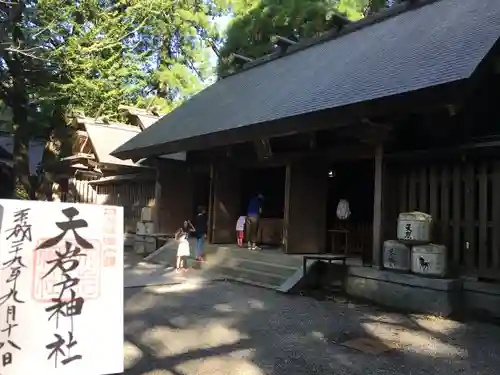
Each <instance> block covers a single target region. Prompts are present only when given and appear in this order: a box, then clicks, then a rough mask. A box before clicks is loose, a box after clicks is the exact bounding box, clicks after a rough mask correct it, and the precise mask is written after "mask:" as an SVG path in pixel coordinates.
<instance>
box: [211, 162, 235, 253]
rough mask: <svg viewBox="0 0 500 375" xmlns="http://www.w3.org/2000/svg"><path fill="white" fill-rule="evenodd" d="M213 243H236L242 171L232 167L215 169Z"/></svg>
mask: <svg viewBox="0 0 500 375" xmlns="http://www.w3.org/2000/svg"><path fill="white" fill-rule="evenodd" d="M212 179H213V180H212V184H213V186H212V192H213V204H212V207H211V208H212V210H211V211H212V212H211V215H213V216H212V218H211V220H210V222H211V224H212V233H211V242H212V243H218V244H227V243H235V242H236V221H237V220H238V217H239V216H240V205H241V202H240V201H241V197H240V194H241V191H240V186H239V184H240V170H239V169H237V168H234V167H233V168H232V167H230V166H224V165H217V166H214V167H213V175H212Z"/></svg>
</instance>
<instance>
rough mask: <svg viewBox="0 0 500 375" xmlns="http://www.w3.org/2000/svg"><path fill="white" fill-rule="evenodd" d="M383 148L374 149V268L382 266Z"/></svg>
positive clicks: (380, 146) (379, 146)
mask: <svg viewBox="0 0 500 375" xmlns="http://www.w3.org/2000/svg"><path fill="white" fill-rule="evenodd" d="M383 183H384V147H383V146H382V145H381V144H380V145H377V147H376V149H375V173H374V184H375V186H374V192H373V248H372V263H373V265H374V266H375V267H381V266H382V240H383V233H384V231H383V225H384V220H383V218H384V213H383V208H384V204H383V203H384V202H383V192H384V189H383Z"/></svg>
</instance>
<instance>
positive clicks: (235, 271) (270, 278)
mask: <svg viewBox="0 0 500 375" xmlns="http://www.w3.org/2000/svg"><path fill="white" fill-rule="evenodd" d="M212 271H214V272H215V273H217V274H218V275H221V276H223V277H227V278H228V279H232V280H236V281H239V282H242V283H247V284H251V285H258V286H262V287H265V288H268V289H276V288H278V287H279V286H280V285H281V284H283V283H284V282H285V281H286V277H282V276H279V275H276V274H271V273H267V272H261V271H255V270H250V269H245V268H238V267H225V266H215V267H214V268H213V269H212Z"/></svg>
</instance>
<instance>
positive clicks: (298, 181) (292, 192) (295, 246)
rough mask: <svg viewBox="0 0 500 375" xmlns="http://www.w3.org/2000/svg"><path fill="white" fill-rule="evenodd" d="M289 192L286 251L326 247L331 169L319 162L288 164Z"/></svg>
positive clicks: (298, 252) (315, 251)
mask: <svg viewBox="0 0 500 375" xmlns="http://www.w3.org/2000/svg"><path fill="white" fill-rule="evenodd" d="M286 176H287V178H286V189H287V190H286V191H285V197H286V200H287V201H286V202H285V224H284V236H285V239H284V243H285V251H286V252H287V253H289V254H306V253H324V252H325V250H326V203H325V202H326V199H327V178H328V175H327V168H326V166H325V165H324V164H323V163H321V162H317V161H307V160H304V161H300V162H294V163H291V164H289V165H288V166H287V174H286Z"/></svg>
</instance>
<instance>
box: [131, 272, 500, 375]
mask: <svg viewBox="0 0 500 375" xmlns="http://www.w3.org/2000/svg"><path fill="white" fill-rule="evenodd" d="M125 296H126V302H125V341H126V342H125V353H126V356H125V367H126V370H125V374H127V375H139V374H141V375H146V374H147V375H152V374H158V375H160V374H161V375H167V374H173V375H180V374H189V375H191V374H193V375H194V374H203V375H222V374H236V375H261V374H273V375H284V374H286V375H292V374H293V375H295V374H297V375H300V374H304V375H305V374H307V375H310V374H325V375H326V374H328V375H332V374H359V375H361V374H363V375H366V374H391V375H393V374H412V375H415V374H434V373H440V374H464V373H465V374H481V375H488V374H491V375H497V374H498V373H499V370H500V357H499V356H498V354H497V353H498V348H499V347H500V346H499V344H500V328H499V327H496V326H490V325H484V324H480V323H469V324H461V323H457V322H453V321H448V320H443V319H436V318H429V317H422V316H404V315H401V314H396V313H384V312H382V311H381V310H378V309H376V308H373V307H370V306H365V305H353V304H351V303H348V302H346V303H337V302H329V301H317V300H314V299H311V298H308V297H291V296H287V295H281V294H277V293H276V292H274V291H270V290H265V289H260V288H254V287H250V286H246V285H240V284H234V283H229V282H211V283H201V284H199V283H189V282H187V283H184V284H180V285H171V286H157V287H146V288H128V289H126V290H125ZM367 336H371V337H374V338H376V339H377V340H379V341H382V342H385V343H389V346H390V347H391V350H389V351H386V352H383V353H379V354H367V353H365V352H363V351H359V350H355V349H351V348H348V347H345V346H343V345H340V343H342V342H344V341H345V340H349V339H355V338H359V337H367Z"/></svg>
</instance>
